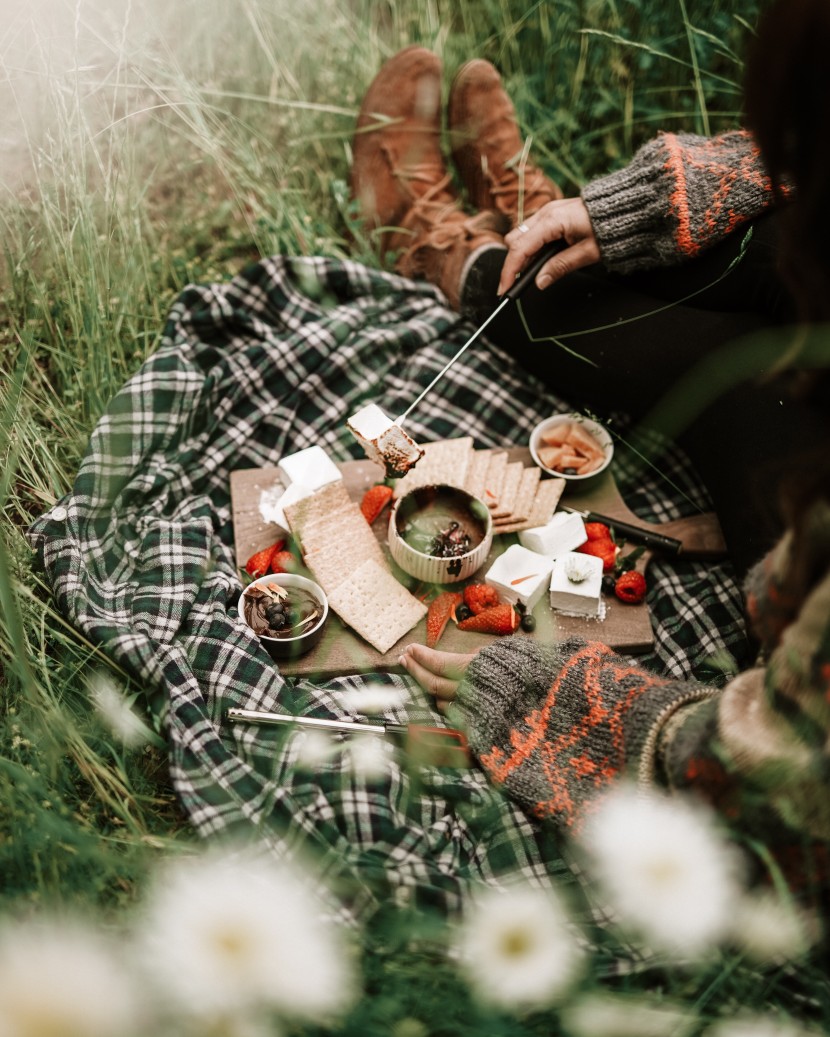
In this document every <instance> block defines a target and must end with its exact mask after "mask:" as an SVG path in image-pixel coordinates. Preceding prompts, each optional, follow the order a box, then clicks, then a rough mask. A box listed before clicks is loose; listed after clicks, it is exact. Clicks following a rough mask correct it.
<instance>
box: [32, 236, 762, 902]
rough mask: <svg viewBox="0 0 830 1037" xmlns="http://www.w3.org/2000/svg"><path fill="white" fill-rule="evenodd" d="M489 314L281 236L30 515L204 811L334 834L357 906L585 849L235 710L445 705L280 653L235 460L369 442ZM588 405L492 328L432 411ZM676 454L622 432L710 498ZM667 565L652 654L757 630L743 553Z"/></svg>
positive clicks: (492, 807) (298, 851)
mask: <svg viewBox="0 0 830 1037" xmlns="http://www.w3.org/2000/svg"><path fill="white" fill-rule="evenodd" d="M471 330H472V329H471V327H470V326H469V325H468V324H466V323H465V322H464V321H463V320H462V319H461V318H459V317H458V315H457V314H455V313H453V312H452V311H450V310H449V309H448V308H447V306H446V302H445V300H444V298H443V296H442V295H441V294H440V293H439V292H438V291H437V290H435V289H433V288H431V287H430V286H428V285H426V284H415V283H413V282H411V281H408V280H404V279H402V278H398V277H395V276H392V275H387V274H384V273H380V272H378V271H375V270H372V269H369V268H366V267H364V266H361V265H358V264H356V263H349V262H335V261H332V260H328V259H322V258H310V259H308V258H304V259H292V258H287V257H280V256H277V257H272V258H268V259H264V260H263V261H261V262H259V263H256V264H254V265H252V266H250V267H249V268H247V269H246V270H244V271H243V272H242V273H241V274H240V275H239V276H237V277H235V278H234V279H232V280H231V281H229V282H227V283H221V284H209V285H204V286H191V287H189V288H187V289H186V290H185V291H184V292H183V293H182V294H181V296H180V297H179V298H178V299H177V300H176V301H175V303H174V305H173V306H172V309H171V311H170V314H169V318H168V321H167V323H166V326H165V328H164V333H163V337H162V341H161V344H160V347H159V348H158V350H157V352H156V353H155V355H154V356H152V357H151V358H150V359H149V360H148V361H147V362H146V363H145V364H144V365H143V366H142V367H141V369H140V370H139V371H138V372H137V373H136V374H135V375H134V376H133V377H132V378H131V379H130V380H129V381H128V382H127V384H126V385H125V386H124V387H123V389H122V390H121V391H120V392H119V393H118V394H117V395H116V396H115V397H114V399H113V400H112V402H111V404H110V406H109V408H108V410H107V411H106V413H105V414H104V416H103V417H102V418H101V420H100V421H99V423H98V425H97V427H96V428H95V430H94V432H93V435H92V437H91V441H90V444H89V447H88V450H87V452H86V455H85V456H84V458H83V461H82V463H81V466H80V469H79V471H78V474H77V478H76V479H75V481H74V484H73V486H72V489H71V491H70V492H69V493H68V494H67V495H66V496H65V497H64V498H63V499H62V500H60V501H58V502H57V504H56V506H54V507H53V508H52V509H50V511H48V512H47V513H46V514H44V515H43V516H42V517H40V518H39V519H38V520H37V521H36V522H35V523H34V524H33V525H32V527H31V529H30V531H29V537H30V541H31V543H32V545H33V546H34V547H37V548H38V549H39V552H40V557H41V559H42V564H43V566H44V569H45V573H46V576H47V579H48V582H49V584H50V585H51V588H52V590H53V593H54V598H55V602H56V604H57V607H58V608H59V609H60V610H61V611H62V613H63V614H64V615H65V616H66V617H67V619H68V620H69V621H70V622H71V623H72V624H74V625H75V627H76V628H77V629H78V630H79V631H80V632H81V633H82V634H83V636H84V637H86V638H88V639H89V640H90V641H91V642H93V643H94V644H96V645H99V646H100V647H101V649H102V650H103V652H105V653H106V655H107V656H108V657H109V658H111V659H112V660H113V661H114V662H115V663H117V664H118V665H119V666H121V667H123V668H125V669H126V670H127V671H128V672H129V673H130V674H131V675H132V676H133V677H134V679H135V681H136V682H137V683H138V686H139V687H141V688H143V689H146V691H147V695H148V704H149V706H150V708H151V709H153V710H156V711H158V713H159V714H160V715H162V716H163V723H164V728H165V730H166V733H167V738H168V741H169V754H170V771H171V775H172V781H173V783H174V785H175V788H176V790H177V793H178V795H179V797H180V800H181V803H182V804H183V806H184V809H185V810H186V812H187V815H188V816H189V818H190V820H191V822H192V824H193V826H194V828H195V829H196V830H197V831H198V832H199V833H200V834H201V835H203V836H205V837H210V838H214V837H218V836H222V835H227V836H244V837H256V838H257V839H259V840H261V841H262V842H263V843H264V844H266V845H267V846H268V847H270V849H271V851H272V852H273V853H274V854H276V855H278V856H280V857H292V856H295V855H300V856H302V855H305V854H308V853H311V852H313V853H314V854H315V856H316V859H317V860H318V862H319V864H320V873H321V875H322V876H324V878H325V880H326V882H327V884H328V885H329V886H330V887H333V888H335V889H336V890H337V895H338V903H339V904H341V905H342V911H343V913H344V916H345V917H349V918H352V919H356V918H359V917H361V916H364V917H365V916H366V914H367V912H372V911H373V910H374V909H375V908H377V907H378V906H379V905H382V904H387V903H392V904H398V905H406V904H410V905H417V906H426V905H432V906H433V907H435V908H437V909H438V910H440V911H446V912H454V911H456V910H457V909H459V908H460V907H461V906H463V902H464V899H465V895H466V893H467V892H468V891H469V890H470V888H471V887H472V886H473V885H474V884H476V883H479V882H484V883H489V884H499V883H503V882H507V881H512V880H513V879H514V878H515V877H517V876H520V877H524V878H526V879H528V880H530V881H531V882H534V883H544V882H548V881H550V878H551V876H560V875H563V874H564V873H565V871H566V869H565V866H564V865H563V862H562V859H561V854H560V852H559V848H558V847H557V840H556V838H555V837H554V836H553V835H551V833H548V832H545V831H544V830H541V829H540V828H539V827H538V826H537V825H536V824H534V823H533V822H531V821H530V820H529V819H528V818H527V817H525V816H524V815H523V814H522V813H521V811H520V810H519V809H518V808H517V807H515V806H514V805H512V804H511V803H510V802H508V801H507V800H505V799H504V798H503V797H502V796H501V795H500V794H499V793H498V792H497V791H496V790H494V789H493V788H492V787H490V786H489V785H488V783H487V780H486V778H485V776H484V774H483V773H482V772H481V771H479V770H478V769H471V770H468V771H446V770H437V769H429V768H427V769H425V770H423V771H420V772H419V773H418V774H417V775H414V774H411V773H410V772H409V771H408V770H407V767H406V765H405V762H404V761H402V760H401V758H400V756H399V754H398V751H397V750H396V749H395V748H394V747H393V746H391V745H389V746H386V745H385V744H384V747H383V751H382V752H381V754H380V755H378V754H375V758H374V759H373V761H372V765H371V766H370V767H367V766H365V765H364V763H361V762H360V761H359V760H358V758H357V756H356V754H354V753H352V752H349V751H347V748H346V746H345V743H344V745H343V746H342V747H341V748H342V751H336V752H335V753H334V755H333V756H332V757H331V758H330V759H328V760H326V761H325V762H321V763H318V764H317V765H315V766H309V765H308V764H307V761H306V762H304V760H305V759H306V755H307V754H305V750H306V749H307V748H308V746H307V745H306V746H304V738H305V737H306V736H305V734H304V733H302V732H297V731H288V732H286V731H284V730H282V729H276V728H253V727H250V726H247V725H243V726H240V725H233V726H231V725H228V724H227V722H226V720H225V718H224V714H225V711H226V709H227V708H228V707H231V706H243V707H249V708H255V709H264V710H276V711H289V712H293V713H300V714H304V715H313V716H319V717H354V716H355V715H356V713H357V712H358V711H359V701H358V704H357V705H356V704H355V697H356V695H359V694H360V693H364V692H365V691H366V688H367V685H368V684H372V685H377V684H381V685H383V686H385V687H386V688H387V689H388V690H389V689H391V690H397V691H398V692H400V693H401V699H402V700H404V702H403V705H401V706H399V707H396V708H394V709H391V710H389V711H388V712H387V713H386V716H387V718H388V719H390V720H395V721H398V722H403V721H406V720H409V721H413V722H423V721H426V722H428V723H430V724H436V723H441V720H440V717H439V716H438V714H436V713H435V712H434V711H433V710H432V708H431V706H430V703H429V701H428V700H427V697H426V696H425V695H424V694H423V693H421V691H420V690H419V689H418V687H417V686H416V685H415V684H414V682H413V681H411V680H410V679H409V678H408V677H407V676H406V675H403V676H397V675H390V674H370V675H364V676H359V675H358V676H355V675H343V676H342V677H341V678H339V679H336V680H329V681H328V682H320V681H318V682H315V681H313V680H309V679H297V678H295V679H290V678H287V677H286V676H284V675H283V674H281V673H280V671H279V668H278V667H277V666H276V665H275V664H274V662H273V661H272V660H271V658H270V657H269V656H268V655H267V653H266V652H265V650H264V649H263V648H262V647H261V646H260V645H259V642H258V640H257V638H256V637H255V636H254V635H253V634H252V633H251V631H250V630H248V628H247V627H246V626H245V625H244V624H242V623H240V622H239V620H238V618H237V616H236V608H235V605H236V601H237V598H238V595H239V594H240V592H241V584H240V576H239V572H238V570H237V566H236V559H235V558H234V557H233V551H232V544H233V535H232V524H231V508H230V495H229V474H230V472H231V471H232V470H233V469H236V468H252V467H258V466H263V465H271V464H274V463H275V461H276V460H277V459H278V458H279V457H280V456H281V455H283V454H285V453H289V452H292V451H295V450H299V449H301V448H304V447H307V446H311V445H313V444H320V445H322V446H323V447H324V448H325V449H326V450H327V451H328V452H329V453H330V455H331V456H332V457H333V458H334V459H335V460H337V461H345V460H349V459H352V458H357V457H359V456H361V455H360V448H359V447H358V445H357V444H356V442H355V441H354V440H353V438H352V437H351V435H350V434H349V432H348V430H347V429H346V427H345V421H346V418H347V417H348V416H349V415H350V414H352V413H354V411H355V410H357V409H358V407H359V406H360V405H362V404H364V403H366V402H367V401H370V400H371V401H375V402H377V403H378V404H379V405H380V406H381V407H382V408H383V409H384V410H385V411H386V412H387V413H390V414H397V413H400V412H401V411H403V410H404V409H405V408H406V406H407V405H408V403H409V402H410V401H411V400H412V399H413V398H414V397H415V395H416V394H417V393H418V392H419V390H420V389H421V388H422V387H423V386H425V385H426V384H428V382H429V381H431V379H432V378H433V377H434V375H435V374H436V373H437V372H438V371H439V370H440V369H441V367H443V365H444V364H445V363H446V361H447V359H448V358H449V357H450V356H452V355H453V354H454V353H455V352H456V351H457V349H458V348H459V347H460V345H461V344H462V343H463V342H464V341H466V339H467V337H468V336H469V334H470V332H471ZM578 404H579V401H578V400H574V401H565V400H561V399H557V398H555V397H553V396H551V395H550V394H549V393H548V392H547V391H546V390H545V388H544V387H543V386H542V385H541V384H539V383H538V382H536V381H534V380H533V379H532V378H531V377H529V376H528V375H527V374H526V373H525V372H524V371H522V370H521V369H519V368H518V367H517V366H516V365H515V364H514V363H513V362H512V361H511V360H510V359H509V358H508V357H507V356H506V355H504V354H503V353H502V352H500V351H499V350H498V349H496V348H495V347H493V346H492V345H490V344H488V343H487V342H486V341H483V340H481V341H479V342H478V343H477V344H476V346H475V348H473V349H470V350H468V351H467V352H466V353H465V354H464V356H463V357H462V359H461V360H460V361H459V362H458V363H457V364H456V365H454V367H453V368H451V369H450V371H449V372H448V374H447V376H446V378H445V379H444V380H443V382H442V384H441V387H440V389H437V390H436V391H435V392H433V393H432V394H430V395H429V396H427V398H426V399H425V400H424V402H423V404H422V405H421V406H420V407H419V408H418V410H417V413H414V414H413V416H412V420H411V422H410V423H409V425H408V428H409V431H410V432H411V433H412V434H413V435H414V436H415V438H416V439H417V440H419V441H422V442H426V441H430V440H434V439H441V438H445V437H450V436H455V435H462V434H471V435H472V436H473V437H474V441H475V445H476V446H477V447H486V446H510V445H514V444H521V443H523V442H526V441H527V439H528V435H529V432H530V430H531V428H532V427H533V425H534V424H535V423H536V422H537V421H538V420H540V419H541V418H543V417H545V416H547V415H548V414H550V413H551V412H553V411H561V410H567V409H570V408H571V407H572V406H578ZM619 428H620V429H621V430H624V425H623V424H620V425H619ZM660 467H661V472H662V474H659V473H658V472H657V471H656V470H647V471H646V472H643V470H642V469H638V468H637V467H636V466H635V464H634V463H633V461H632V460H631V459H630V458H627V457H626V453H625V451H624V450H620V449H619V448H618V454H617V461H616V473H617V478H618V482H619V485H620V488H621V490H622V492H623V494H624V496H625V497H626V499H627V501H628V503H629V505H630V506H631V507H632V508H633V509H634V510H635V511H636V512H638V513H639V514H640V515H642V516H643V517H644V518H651V519H669V518H677V517H681V516H682V515H683V514H688V513H689V511H690V510H691V509H693V508H695V507H698V508H701V507H702V508H705V507H706V500H705V499H704V497H703V496H702V494H701V490H700V488H699V486H698V485H697V481H696V479H695V477H694V474H693V473H692V472H691V471H690V470H689V468H688V466H687V464H686V463H685V461H684V459H683V458H682V457H680V456H679V455H677V454H673V453H667V454H664V455H663V456H662V458H661V463H660ZM650 573H651V576H650V582H651V591H650V603H651V607H652V612H653V622H654V626H655V635H656V639H655V646H654V651H653V652H652V653H651V654H650V655H649V656H646V657H645V658H643V657H640V658H641V661H643V662H644V663H645V664H646V665H648V666H651V667H653V668H655V669H657V670H659V671H661V672H663V673H667V674H673V675H676V676H684V677H687V676H695V675H697V676H701V675H706V676H710V675H709V674H708V672H707V667H708V663H707V660H708V658H709V657H710V656H711V655H712V654H713V653H715V652H718V651H720V650H724V649H726V650H733V651H736V650H739V649H740V646H741V644H742V638H743V625H742V619H741V615H742V612H741V605H740V595H739V592H738V588H737V587H736V586H735V583H734V581H733V580H732V578H731V576H730V573H729V571H728V569H727V568H726V567H725V566H713V565H712V564H711V563H707V564H705V565H702V564H695V563H694V562H689V561H685V562H672V563H671V564H669V563H666V562H663V561H659V560H655V561H654V562H653V563H652V566H651V569H650ZM358 741H359V739H358Z"/></svg>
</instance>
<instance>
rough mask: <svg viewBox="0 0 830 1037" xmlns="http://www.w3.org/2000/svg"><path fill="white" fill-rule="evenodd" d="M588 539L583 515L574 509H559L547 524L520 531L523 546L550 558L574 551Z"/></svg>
mask: <svg viewBox="0 0 830 1037" xmlns="http://www.w3.org/2000/svg"><path fill="white" fill-rule="evenodd" d="M587 539H588V534H587V533H586V532H585V523H584V522H583V521H582V516H581V515H577V514H576V513H575V512H572V511H557V512H556V514H555V515H554V516H553V518H552V519H551V520H550V522H548V523H547V525H545V526H534V527H533V528H532V529H523V530H521V531H520V532H519V543H520V544H522V546H523V547H526V548H527V549H528V550H529V551H538V552H539V554H541V555H546V556H547V557H548V558H558V557H559V555H561V554H564V553H565V552H566V551H573V550H574V549H575V548H577V547H580V546H581V545H582V544H584V543H585V541H586V540H587Z"/></svg>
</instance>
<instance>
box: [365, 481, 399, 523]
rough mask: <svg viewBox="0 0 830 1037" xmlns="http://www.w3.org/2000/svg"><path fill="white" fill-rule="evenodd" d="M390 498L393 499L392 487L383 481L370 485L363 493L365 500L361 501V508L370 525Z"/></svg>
mask: <svg viewBox="0 0 830 1037" xmlns="http://www.w3.org/2000/svg"><path fill="white" fill-rule="evenodd" d="M390 500H392V487H391V486H386V485H384V484H383V483H378V484H377V485H376V486H370V487H369V489H368V490H367V491H366V492H365V493H364V494H363V500H362V501H361V502H360V510H361V511H362V512H363V517H364V518H365V519H366V521H367V522H368V523H369V525H370V526H371V524H372V523H373V522H374V521H375V519H376V518H377V517H378V515H380V513H381V512H382V511H383V509H384V508H385V507H386V505H387V504H388V503H389V501H390Z"/></svg>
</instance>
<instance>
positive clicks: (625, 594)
mask: <svg viewBox="0 0 830 1037" xmlns="http://www.w3.org/2000/svg"><path fill="white" fill-rule="evenodd" d="M614 593H615V594H616V595H617V597H618V598H619V599H620V601H624V602H626V604H628V605H639V603H640V602H641V601H642V600H643V598H644V597H645V596H646V578H645V576H643V574H642V573H638V572H636V571H635V570H634V569H629V570H628V572H624V573H623V574H622V575H621V576H619V577H617V582H616V583H615V584H614Z"/></svg>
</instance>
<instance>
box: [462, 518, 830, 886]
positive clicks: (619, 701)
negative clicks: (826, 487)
mask: <svg viewBox="0 0 830 1037" xmlns="http://www.w3.org/2000/svg"><path fill="white" fill-rule="evenodd" d="M809 532H810V541H809V543H810V549H809V558H808V559H807V565H808V569H807V571H813V572H816V571H817V572H819V573H823V576H821V577H820V578H819V579H818V580H817V581H814V582H813V583H812V589H811V590H810V591H809V593H807V594H806V595H799V594H798V593H797V592H796V591H795V579H794V567H793V557H792V538H791V536H790V535H789V534H788V535H786V536H785V537H784V538H783V539H782V540H781V541H780V543H779V544H778V545H777V546H776V547H775V548H774V550H773V551H771V552H770V554H769V555H768V556H767V557H766V558H765V559H764V560H763V561H762V562H760V563H759V564H758V565H757V566H756V567H755V568H754V569H753V570H752V572H751V573H750V575H749V577H748V580H747V605H748V611H749V615H750V617H751V621H752V623H753V626H754V629H755V632H756V634H757V636H758V637H759V639H760V640H761V643H762V645H763V648H764V652H765V653H766V657H767V659H768V661H767V663H766V665H765V666H763V667H757V668H753V669H751V670H748V671H746V672H744V673H741V674H740V675H739V676H737V677H736V678H735V679H733V680H732V681H731V682H730V683H728V684H727V685H726V687H725V688H723V689H718V688H715V687H708V686H706V685H703V684H699V683H696V682H694V681H677V680H667V679H665V678H662V677H659V676H658V675H656V674H654V673H651V672H649V671H647V670H645V669H643V668H642V667H640V666H639V665H637V664H636V663H635V662H632V661H631V660H629V659H626V658H623V657H622V656H619V655H617V654H616V653H614V652H612V651H611V650H610V649H609V648H607V647H606V646H605V645H603V644H600V643H599V642H589V641H584V640H582V639H580V638H569V639H568V640H566V641H563V642H561V643H559V644H554V645H542V644H539V643H538V642H536V641H534V640H531V639H530V638H524V637H521V636H514V637H510V638H505V639H501V640H499V641H496V642H495V643H493V644H491V645H489V646H488V647H486V648H485V649H483V650H482V651H481V652H479V653H478V655H477V656H476V657H475V658H474V659H473V661H472V663H471V664H470V666H469V668H468V670H467V673H466V675H465V678H464V681H463V682H462V684H461V686H460V687H459V689H458V697H457V710H458V715H457V716H456V718H455V719H456V721H457V722H460V723H461V724H462V725H463V726H464V727H465V728H466V730H467V734H468V738H469V742H470V746H471V748H472V750H473V753H474V754H475V755H476V756H477V758H478V760H479V762H480V763H481V765H482V766H483V767H484V768H485V770H487V771H488V773H489V774H490V776H491V777H492V779H493V780H494V781H495V782H496V783H498V784H500V785H502V786H503V788H504V790H505V792H506V793H507V794H508V795H509V796H511V797H512V798H513V799H515V800H516V801H517V802H518V803H519V804H520V805H521V806H522V807H523V808H524V810H525V811H526V812H527V813H528V814H530V815H531V816H533V817H535V818H537V819H540V820H543V821H547V822H550V823H554V824H556V825H559V826H563V827H566V828H569V829H570V830H573V831H578V830H579V828H580V826H581V825H582V824H583V822H584V820H585V819H586V817H587V816H589V815H590V813H591V811H592V810H593V809H594V808H595V806H596V804H597V803H598V801H599V797H600V796H601V794H602V792H603V791H604V790H606V789H608V787H609V786H611V785H612V784H613V783H614V782H616V781H619V780H621V779H622V778H623V777H632V778H634V779H636V780H637V781H638V782H639V783H640V785H642V786H648V785H660V786H667V787H668V788H670V789H672V790H687V791H694V792H697V793H698V794H700V795H701V796H703V797H704V798H705V799H707V800H708V801H709V802H710V803H711V804H712V805H713V806H714V807H715V808H716V809H718V810H719V811H720V812H721V814H722V815H723V817H724V818H725V819H726V820H727V822H728V823H729V824H730V826H732V828H733V831H734V832H735V834H736V836H738V837H739V838H742V839H744V840H745V841H746V842H747V844H748V845H750V846H751V845H753V842H754V844H755V845H756V846H757V845H762V846H765V847H766V850H767V851H769V853H770V855H771V857H772V858H774V859H776V860H777V863H778V866H779V867H780V868H781V869H782V870H783V871H784V873H785V875H786V876H787V878H788V880H789V881H790V882H791V884H792V885H793V887H794V888H795V887H799V886H800V887H802V888H806V887H811V888H812V889H813V890H814V891H815V887H816V886H817V885H830V866H828V865H830V860H828V840H830V797H828V778H827V774H828V733H830V505H828V504H826V503H821V504H818V505H816V506H814V508H813V510H812V511H811V513H810V529H809ZM799 571H803V570H799ZM762 859H763V854H762V855H761V856H760V857H759V861H761V860H762Z"/></svg>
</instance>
